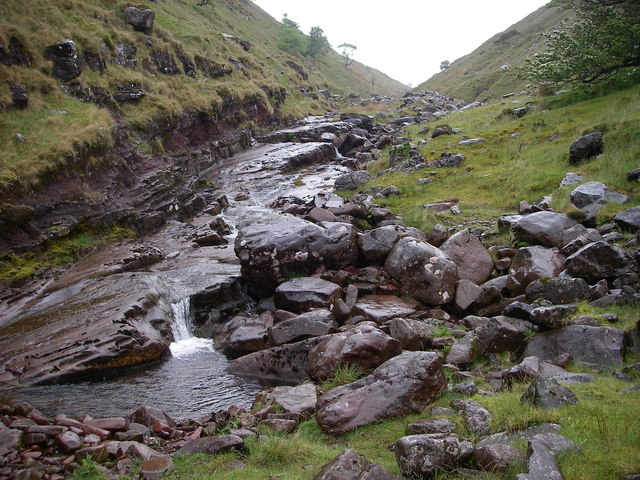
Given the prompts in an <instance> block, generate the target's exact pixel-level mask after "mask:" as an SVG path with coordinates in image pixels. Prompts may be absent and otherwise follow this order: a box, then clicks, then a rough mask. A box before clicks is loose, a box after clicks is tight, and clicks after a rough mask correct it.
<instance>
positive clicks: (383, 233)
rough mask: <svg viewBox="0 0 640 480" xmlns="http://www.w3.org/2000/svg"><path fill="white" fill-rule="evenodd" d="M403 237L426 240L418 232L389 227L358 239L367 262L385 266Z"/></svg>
mask: <svg viewBox="0 0 640 480" xmlns="http://www.w3.org/2000/svg"><path fill="white" fill-rule="evenodd" d="M403 237H413V238H417V239H418V240H425V238H424V234H422V232H420V231H418V230H415V229H411V228H406V227H400V226H398V225H389V226H386V227H378V228H374V229H372V230H368V231H366V232H363V233H362V234H361V235H360V236H359V237H358V244H359V246H360V250H361V251H362V254H363V255H364V257H365V259H366V260H367V262H369V263H370V264H372V265H384V261H385V260H386V258H387V255H389V252H390V251H391V249H392V248H393V247H394V245H395V244H396V243H397V242H398V240H400V239H401V238H403Z"/></svg>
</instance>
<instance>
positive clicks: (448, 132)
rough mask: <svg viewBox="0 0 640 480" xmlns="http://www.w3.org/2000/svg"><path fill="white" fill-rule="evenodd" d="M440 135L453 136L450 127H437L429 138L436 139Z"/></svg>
mask: <svg viewBox="0 0 640 480" xmlns="http://www.w3.org/2000/svg"><path fill="white" fill-rule="evenodd" d="M441 135H453V128H451V126H450V125H438V126H437V127H435V128H434V129H433V133H432V134H431V138H437V137H439V136H441Z"/></svg>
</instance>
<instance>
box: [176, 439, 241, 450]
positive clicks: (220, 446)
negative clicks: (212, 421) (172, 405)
mask: <svg viewBox="0 0 640 480" xmlns="http://www.w3.org/2000/svg"><path fill="white" fill-rule="evenodd" d="M244 447H245V445H244V441H243V440H242V438H240V437H238V436H236V435H220V436H216V437H205V438H196V439H194V440H189V441H187V443H185V444H184V446H183V447H182V448H181V449H180V450H178V452H177V453H176V455H195V454H196V453H208V454H211V455H214V454H216V453H222V452H227V451H229V450H243V449H244Z"/></svg>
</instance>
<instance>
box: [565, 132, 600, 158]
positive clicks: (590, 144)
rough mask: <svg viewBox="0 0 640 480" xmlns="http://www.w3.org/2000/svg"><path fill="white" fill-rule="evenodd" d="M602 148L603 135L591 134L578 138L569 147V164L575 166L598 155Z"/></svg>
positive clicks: (598, 133)
mask: <svg viewBox="0 0 640 480" xmlns="http://www.w3.org/2000/svg"><path fill="white" fill-rule="evenodd" d="M603 148H604V134H603V133H602V132H593V133H589V134H588V135H584V136H583V137H580V138H579V139H578V140H576V141H575V142H573V143H572V144H571V146H570V147H569V163H570V164H571V165H577V164H579V163H582V162H583V161H585V160H588V159H590V158H592V157H595V156H596V155H600V154H601V153H602V150H603Z"/></svg>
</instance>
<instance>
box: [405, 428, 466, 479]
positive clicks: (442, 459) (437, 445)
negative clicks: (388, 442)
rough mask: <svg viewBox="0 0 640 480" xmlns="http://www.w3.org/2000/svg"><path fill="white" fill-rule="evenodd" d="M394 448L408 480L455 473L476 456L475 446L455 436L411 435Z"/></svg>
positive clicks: (445, 434) (449, 434)
mask: <svg viewBox="0 0 640 480" xmlns="http://www.w3.org/2000/svg"><path fill="white" fill-rule="evenodd" d="M393 449H394V452H395V454H396V461H397V462H398V466H399V467H400V470H401V471H402V475H404V476H405V477H406V478H433V477H435V476H436V474H438V473H440V472H442V471H453V470H456V469H457V468H459V467H460V466H461V465H463V464H464V463H465V462H466V461H467V460H469V459H470V458H471V455H473V443H471V442H470V441H469V440H466V439H463V438H460V437H458V435H456V434H455V433H430V434H424V435H409V436H408V437H403V438H401V439H400V440H398V441H397V442H396V443H395V445H394V448H393Z"/></svg>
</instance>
